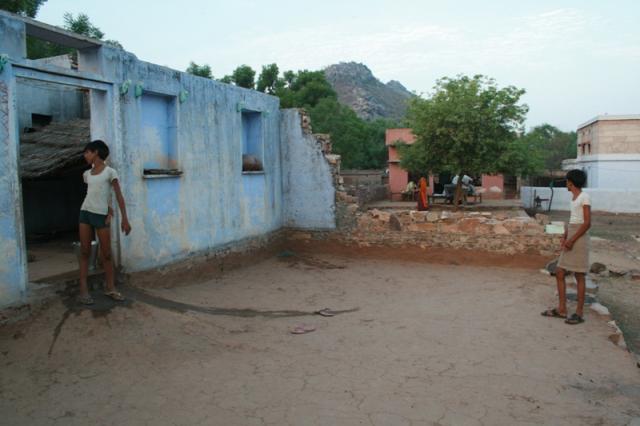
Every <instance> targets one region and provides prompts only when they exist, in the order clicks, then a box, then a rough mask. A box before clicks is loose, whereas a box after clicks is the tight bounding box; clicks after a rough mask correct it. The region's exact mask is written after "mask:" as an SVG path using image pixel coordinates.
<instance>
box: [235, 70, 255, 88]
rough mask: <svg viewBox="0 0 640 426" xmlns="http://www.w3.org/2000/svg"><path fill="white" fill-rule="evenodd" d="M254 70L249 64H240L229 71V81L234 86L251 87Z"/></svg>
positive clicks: (253, 83)
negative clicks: (231, 71)
mask: <svg viewBox="0 0 640 426" xmlns="http://www.w3.org/2000/svg"><path fill="white" fill-rule="evenodd" d="M255 77H256V72H255V71H254V70H253V68H251V67H250V66H249V65H240V66H239V67H238V68H236V69H235V70H233V73H231V81H233V83H234V84H235V85H236V86H240V87H244V88H246V89H253V88H254V86H255V85H256V83H255Z"/></svg>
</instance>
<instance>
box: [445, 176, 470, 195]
mask: <svg viewBox="0 0 640 426" xmlns="http://www.w3.org/2000/svg"><path fill="white" fill-rule="evenodd" d="M459 177H460V176H459V175H455V176H454V177H453V180H452V181H451V183H452V184H453V185H457V184H458V178H459ZM462 188H464V190H465V192H466V193H467V195H473V194H475V193H476V188H475V187H474V186H473V179H471V177H469V176H467V175H464V176H462Z"/></svg>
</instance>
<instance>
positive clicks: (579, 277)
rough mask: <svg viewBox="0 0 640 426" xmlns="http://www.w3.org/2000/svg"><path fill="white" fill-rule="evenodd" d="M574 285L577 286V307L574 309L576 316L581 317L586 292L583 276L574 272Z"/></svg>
mask: <svg viewBox="0 0 640 426" xmlns="http://www.w3.org/2000/svg"><path fill="white" fill-rule="evenodd" d="M576 283H577V285H578V306H577V307H576V314H578V315H579V316H581V317H582V316H583V312H584V298H585V293H586V291H587V283H586V280H585V274H583V273H577V272H576Z"/></svg>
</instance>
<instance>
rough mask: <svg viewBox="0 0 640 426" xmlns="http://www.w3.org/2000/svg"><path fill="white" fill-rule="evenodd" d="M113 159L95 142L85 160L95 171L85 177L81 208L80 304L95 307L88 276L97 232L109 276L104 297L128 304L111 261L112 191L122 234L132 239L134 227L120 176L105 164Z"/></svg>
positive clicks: (85, 153)
mask: <svg viewBox="0 0 640 426" xmlns="http://www.w3.org/2000/svg"><path fill="white" fill-rule="evenodd" d="M108 156H109V147H108V146H107V144H106V143H104V142H103V141H101V140H95V141H93V142H90V143H88V144H87V146H86V147H85V148H84V159H85V160H86V162H87V163H89V164H91V169H89V170H87V171H85V172H84V174H83V175H82V177H83V179H84V182H85V183H86V184H87V195H86V197H85V199H84V202H83V203H82V206H81V207H80V226H79V231H80V251H81V257H80V296H79V297H78V302H80V303H82V304H85V305H91V304H93V303H94V301H93V298H92V297H91V296H90V295H89V287H88V286H87V276H88V275H89V255H90V253H91V241H92V240H93V235H94V230H95V233H97V234H98V240H99V241H100V254H101V258H102V267H103V269H104V275H105V280H106V284H105V290H104V294H105V295H106V296H108V297H110V298H112V299H114V300H116V301H122V300H124V297H123V296H122V294H120V292H118V291H117V290H116V286H115V278H114V272H113V262H112V260H111V230H110V228H109V226H110V224H111V218H112V216H113V211H112V210H111V189H112V188H113V191H114V192H115V194H116V200H117V201H118V206H119V207H120V214H121V215H122V225H121V228H122V232H124V233H125V235H129V232H131V225H129V219H128V217H127V210H126V206H125V203H124V197H123V196H122V191H121V190H120V183H119V182H118V174H117V173H116V171H115V170H114V169H112V168H111V167H109V166H107V165H106V164H105V160H106V159H107V157H108Z"/></svg>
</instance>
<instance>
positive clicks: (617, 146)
mask: <svg viewBox="0 0 640 426" xmlns="http://www.w3.org/2000/svg"><path fill="white" fill-rule="evenodd" d="M562 166H563V169H564V170H571V169H581V170H584V171H585V172H586V173H587V176H588V182H587V186H588V187H589V188H599V189H637V190H640V114H634V115H599V116H597V117H595V118H593V119H591V120H589V121H587V122H586V123H584V124H582V125H580V126H579V127H578V156H577V158H576V159H572V160H565V161H564V162H563V164H562Z"/></svg>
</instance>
